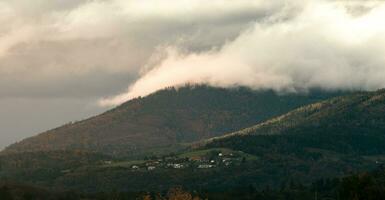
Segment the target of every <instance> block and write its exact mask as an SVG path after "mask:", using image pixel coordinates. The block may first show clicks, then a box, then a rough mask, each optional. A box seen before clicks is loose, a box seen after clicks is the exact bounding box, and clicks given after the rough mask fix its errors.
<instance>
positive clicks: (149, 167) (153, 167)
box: [147, 166, 156, 171]
mask: <svg viewBox="0 0 385 200" xmlns="http://www.w3.org/2000/svg"><path fill="white" fill-rule="evenodd" d="M155 168H156V167H155V166H148V167H147V170H148V171H152V170H154V169H155Z"/></svg>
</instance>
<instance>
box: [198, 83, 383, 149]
mask: <svg viewBox="0 0 385 200" xmlns="http://www.w3.org/2000/svg"><path fill="white" fill-rule="evenodd" d="M384 113H385V90H379V91H376V92H361V93H355V94H351V95H347V96H342V97H336V98H333V99H330V100H326V101H323V102H320V103H315V104H311V105H308V106H304V107H301V108H299V109H296V110H294V111H291V112H289V113H287V114H285V115H282V116H279V117H276V118H273V119H271V120H268V121H266V122H264V123H260V124H258V125H256V126H253V127H251V128H247V129H244V130H241V131H238V132H235V133H232V134H229V135H227V136H223V137H218V138H215V139H211V140H209V141H208V144H206V145H207V146H209V147H213V146H214V147H217V146H219V147H226V148H232V149H237V150H242V151H245V152H248V153H252V154H255V155H263V154H266V153H270V152H279V153H286V154H292V153H296V154H302V153H304V151H306V149H320V150H327V151H333V152H338V153H342V154H356V155H377V154H385V146H384V144H385V115H384Z"/></svg>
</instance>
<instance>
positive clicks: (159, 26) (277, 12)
mask: <svg viewBox="0 0 385 200" xmlns="http://www.w3.org/2000/svg"><path fill="white" fill-rule="evenodd" d="M384 7H385V3H383V2H382V1H360V0H356V1H326V0H312V1H311V0H295V1H291V0H290V1H289V0H276V1H263V0H237V1H231V0H210V1H205V0H178V1H173V0H153V1H142V0H141V1H139V0H66V1H63V0H34V1H30V0H3V1H1V2H0V23H1V24H2V26H1V27H0V109H1V111H2V112H0V119H3V120H1V121H0V127H1V129H0V134H2V135H1V136H0V137H2V138H7V139H4V140H3V139H2V140H1V141H3V142H4V144H7V143H10V141H11V140H16V139H20V138H23V137H25V136H27V135H29V134H35V133H36V131H42V130H46V129H48V128H50V127H54V126H57V125H59V124H62V123H66V122H68V121H69V120H70V119H71V120H73V119H79V118H82V117H85V115H91V114H95V113H97V112H100V111H101V110H102V109H105V108H100V107H99V106H100V105H102V106H113V105H117V104H119V103H121V102H123V101H125V100H128V99H130V98H133V97H136V96H140V95H142V96H143V95H146V94H148V93H151V92H153V91H155V90H157V89H160V88H163V87H166V86H171V85H182V84H184V83H207V84H210V85H215V86H224V87H232V86H235V85H242V86H249V87H252V88H255V89H259V88H271V89H275V90H277V91H299V90H301V91H302V90H306V89H307V88H310V87H322V88H325V89H369V90H371V89H376V88H380V87H384V85H385V77H384V76H385V75H384V74H385V73H384V72H385V69H384V62H385V61H384V58H383V56H382V55H383V54H384V53H385V48H384V46H385V45H384V37H385V36H384V35H385V34H384V32H385V28H384V27H385V26H384V23H385V22H384V20H382V19H384V17H385V16H384V15H385V14H384V13H385V8H384ZM127 86H128V87H127ZM68 108H72V109H68ZM25 112H28V114H26V113H25ZM10 113H12V117H8V116H9V115H10ZM50 113H58V116H60V117H57V118H55V119H52V117H51V115H50ZM79 113H83V114H81V115H80V114H79ZM85 113H86V114H85ZM37 118H41V120H39V121H37V120H36V119H37ZM45 119H46V120H45ZM4 144H0V146H1V145H4Z"/></svg>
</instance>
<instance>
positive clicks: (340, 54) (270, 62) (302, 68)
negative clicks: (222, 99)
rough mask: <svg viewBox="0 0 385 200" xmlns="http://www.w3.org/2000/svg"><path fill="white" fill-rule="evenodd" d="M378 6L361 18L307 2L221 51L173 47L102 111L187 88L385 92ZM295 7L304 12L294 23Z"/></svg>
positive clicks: (382, 11) (384, 45) (384, 32)
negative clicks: (161, 91)
mask: <svg viewBox="0 0 385 200" xmlns="http://www.w3.org/2000/svg"><path fill="white" fill-rule="evenodd" d="M366 3H367V2H366ZM375 3H376V4H375V6H372V7H371V8H370V9H368V10H366V11H365V12H364V13H361V14H360V15H355V14H354V13H352V12H351V11H350V10H349V9H347V7H346V4H344V3H342V2H341V1H340V2H337V3H336V2H331V1H306V3H303V4H302V5H303V6H302V9H298V7H297V6H298V4H295V6H291V5H290V4H288V8H289V9H282V10H281V11H280V12H277V13H274V14H272V15H271V17H270V18H269V20H265V21H262V22H261V21H257V22H255V24H254V25H253V27H252V28H250V29H249V30H247V31H244V32H243V33H242V34H240V35H239V36H238V37H237V38H236V39H235V40H233V41H231V42H228V43H227V44H225V45H223V46H222V48H220V49H214V50H210V51H205V52H198V53H196V52H195V53H183V52H179V51H178V48H177V47H169V48H167V50H165V51H166V52H168V56H167V57H166V58H165V59H164V60H162V61H161V62H160V63H159V64H157V65H155V66H152V68H151V69H152V70H150V71H148V72H147V73H146V74H144V75H143V76H142V77H141V78H140V79H139V80H138V81H137V82H136V83H134V84H133V85H131V86H130V87H129V90H128V92H126V93H124V94H121V95H119V96H117V97H112V98H107V99H103V100H101V101H100V104H101V105H116V104H120V103H122V102H124V101H126V100H128V99H131V98H134V97H136V96H143V95H147V94H149V93H151V92H154V91H156V90H158V89H161V88H164V87H167V86H173V85H181V84H185V83H206V84H211V85H216V86H225V87H231V86H235V85H242V86H248V87H251V88H254V89H262V88H264V89H274V90H277V91H298V90H306V89H309V88H313V87H318V88H324V89H366V90H374V89H378V88H382V87H385V59H384V56H383V55H384V54H385V21H384V20H383V19H385V3H381V2H375ZM358 5H360V4H358ZM349 6H351V4H349ZM293 8H296V10H297V11H298V10H299V13H298V14H297V15H294V17H293V16H291V15H292V14H293V12H292V10H293ZM288 10H289V11H288ZM170 49H171V50H170Z"/></svg>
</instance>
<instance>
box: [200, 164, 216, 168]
mask: <svg viewBox="0 0 385 200" xmlns="http://www.w3.org/2000/svg"><path fill="white" fill-rule="evenodd" d="M213 167H214V165H209V164H203V165H199V166H198V168H199V169H209V168H213Z"/></svg>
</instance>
